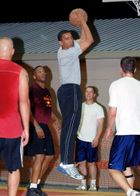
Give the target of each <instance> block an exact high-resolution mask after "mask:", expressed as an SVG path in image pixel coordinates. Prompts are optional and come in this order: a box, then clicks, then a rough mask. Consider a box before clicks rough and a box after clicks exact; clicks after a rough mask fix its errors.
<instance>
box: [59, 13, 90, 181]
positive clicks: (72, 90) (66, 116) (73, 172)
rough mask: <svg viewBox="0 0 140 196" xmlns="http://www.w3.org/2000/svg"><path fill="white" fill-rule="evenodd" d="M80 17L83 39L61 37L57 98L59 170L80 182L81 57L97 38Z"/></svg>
mask: <svg viewBox="0 0 140 196" xmlns="http://www.w3.org/2000/svg"><path fill="white" fill-rule="evenodd" d="M77 15H78V17H79V27H80V28H81V36H80V39H79V40H76V41H74V39H73V37H72V33H71V31H69V30H63V31H61V32H59V34H58V41H59V44H60V48H59V50H58V53H57V58H58V63H59V74H60V81H61V86H60V88H59V89H58V93H57V96H58V101H59V106H60V110H61V114H62V130H61V135H60V154H61V161H60V165H59V166H58V168H57V169H58V171H60V172H62V173H63V174H65V175H69V176H70V177H72V178H75V179H79V180H80V179H82V178H83V176H81V175H80V173H79V172H78V170H77V168H76V167H75V165H74V161H75V160H74V150H75V140H76V134H77V130H78V127H79V123H80V117H81V107H82V94H81V89H80V83H81V74H80V62H79V55H80V54H82V53H83V52H84V51H85V50H86V49H87V48H88V47H89V46H90V45H91V44H92V43H93V37H92V34H91V32H90V30H89V27H88V25H87V24H86V22H85V20H84V18H83V16H82V15H81V14H78V12H77Z"/></svg>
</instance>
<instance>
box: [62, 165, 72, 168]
mask: <svg viewBox="0 0 140 196" xmlns="http://www.w3.org/2000/svg"><path fill="white" fill-rule="evenodd" d="M73 166H74V164H63V167H64V168H69V167H73Z"/></svg>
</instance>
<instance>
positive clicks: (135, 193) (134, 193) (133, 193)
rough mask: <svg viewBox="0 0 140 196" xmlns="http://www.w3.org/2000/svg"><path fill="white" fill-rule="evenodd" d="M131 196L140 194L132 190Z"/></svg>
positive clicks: (139, 195)
mask: <svg viewBox="0 0 140 196" xmlns="http://www.w3.org/2000/svg"><path fill="white" fill-rule="evenodd" d="M129 195H130V196H140V192H138V191H135V190H132V191H131V192H130V194H129Z"/></svg>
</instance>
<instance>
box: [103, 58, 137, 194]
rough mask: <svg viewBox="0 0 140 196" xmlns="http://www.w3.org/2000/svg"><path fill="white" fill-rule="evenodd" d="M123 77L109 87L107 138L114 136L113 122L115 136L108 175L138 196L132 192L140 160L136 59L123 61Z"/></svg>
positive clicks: (127, 192) (131, 192)
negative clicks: (134, 171)
mask: <svg viewBox="0 0 140 196" xmlns="http://www.w3.org/2000/svg"><path fill="white" fill-rule="evenodd" d="M120 64H121V75H122V78H120V79H118V80H116V81H114V82H113V83H112V84H111V86H110V88H109V110H108V126H107V130H106V139H107V140H108V139H109V137H110V136H111V134H112V128H113V125H114V122H115V124H116V134H115V137H114V140H113V143H112V147H111V150H110V158H109V173H110V175H111V176H112V178H113V179H114V180H115V181H116V183H117V184H118V185H119V186H120V187H121V188H122V189H123V190H124V191H125V193H126V195H127V196H136V195H137V196H138V195H140V193H139V192H137V191H135V190H133V185H134V173H133V170H132V167H133V166H137V165H138V160H139V159H140V158H139V157H138V156H137V154H138V152H139V151H140V82H139V81H138V80H137V79H135V78H134V73H135V71H136V60H135V58H133V57H124V58H122V59H121V63H120Z"/></svg>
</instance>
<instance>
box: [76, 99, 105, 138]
mask: <svg viewBox="0 0 140 196" xmlns="http://www.w3.org/2000/svg"><path fill="white" fill-rule="evenodd" d="M100 118H104V111H103V108H102V106H100V105H99V104H98V103H96V102H95V103H93V104H86V103H85V102H84V103H83V104H82V114H81V122H80V125H79V129H78V132H77V137H78V138H79V139H80V140H82V141H86V142H92V140H93V139H94V138H95V136H96V134H97V128H98V119H100Z"/></svg>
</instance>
